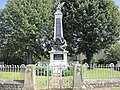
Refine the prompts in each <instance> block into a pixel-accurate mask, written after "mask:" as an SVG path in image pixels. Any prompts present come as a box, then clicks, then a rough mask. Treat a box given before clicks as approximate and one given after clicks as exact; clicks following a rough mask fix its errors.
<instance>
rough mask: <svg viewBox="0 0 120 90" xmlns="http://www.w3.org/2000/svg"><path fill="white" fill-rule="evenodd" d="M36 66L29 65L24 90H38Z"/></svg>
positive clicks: (26, 70)
mask: <svg viewBox="0 0 120 90" xmlns="http://www.w3.org/2000/svg"><path fill="white" fill-rule="evenodd" d="M35 73H36V71H35V65H32V64H30V65H27V66H26V69H25V81H24V87H23V90H36V87H35V77H36V74H35Z"/></svg>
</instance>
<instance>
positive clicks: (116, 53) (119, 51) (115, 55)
mask: <svg viewBox="0 0 120 90" xmlns="http://www.w3.org/2000/svg"><path fill="white" fill-rule="evenodd" d="M117 61H120V44H119V43H118V44H115V45H112V46H111V47H110V48H109V49H108V50H107V52H106V62H108V63H109V62H110V63H112V62H113V63H117Z"/></svg>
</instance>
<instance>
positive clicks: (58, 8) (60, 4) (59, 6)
mask: <svg viewBox="0 0 120 90" xmlns="http://www.w3.org/2000/svg"><path fill="white" fill-rule="evenodd" d="M64 4H65V2H62V3H60V2H59V1H57V2H56V6H57V10H61V8H62V7H63V5H64Z"/></svg>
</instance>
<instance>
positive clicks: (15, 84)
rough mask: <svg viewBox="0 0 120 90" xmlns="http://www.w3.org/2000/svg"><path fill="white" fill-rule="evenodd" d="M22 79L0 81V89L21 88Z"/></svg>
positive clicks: (18, 89)
mask: <svg viewBox="0 0 120 90" xmlns="http://www.w3.org/2000/svg"><path fill="white" fill-rule="evenodd" d="M22 88H23V81H8V80H5V81H2V80H1V81H0V90H22Z"/></svg>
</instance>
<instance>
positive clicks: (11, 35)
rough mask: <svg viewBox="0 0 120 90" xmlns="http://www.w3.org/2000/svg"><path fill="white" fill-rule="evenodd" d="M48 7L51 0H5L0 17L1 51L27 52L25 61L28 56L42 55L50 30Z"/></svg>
mask: <svg viewBox="0 0 120 90" xmlns="http://www.w3.org/2000/svg"><path fill="white" fill-rule="evenodd" d="M52 7H53V0H9V1H8V3H7V5H6V8H5V9H4V10H3V13H2V15H1V17H0V21H1V23H0V24H1V26H2V28H1V29H2V34H1V35H2V39H3V43H2V45H1V48H2V50H3V52H9V53H10V54H9V55H10V56H14V55H18V56H19V57H24V56H25V57H26V56H27V57H28V58H27V59H28V63H32V56H34V57H37V58H40V57H41V56H43V55H46V54H45V53H46V46H47V44H48V39H49V38H50V37H51V35H52V34H51V33H52V31H53V21H52V16H53V15H52ZM25 59H26V58H25Z"/></svg>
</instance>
